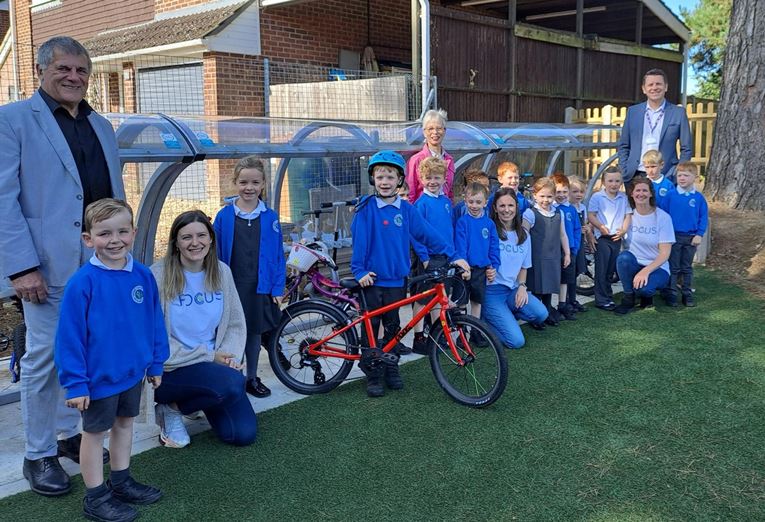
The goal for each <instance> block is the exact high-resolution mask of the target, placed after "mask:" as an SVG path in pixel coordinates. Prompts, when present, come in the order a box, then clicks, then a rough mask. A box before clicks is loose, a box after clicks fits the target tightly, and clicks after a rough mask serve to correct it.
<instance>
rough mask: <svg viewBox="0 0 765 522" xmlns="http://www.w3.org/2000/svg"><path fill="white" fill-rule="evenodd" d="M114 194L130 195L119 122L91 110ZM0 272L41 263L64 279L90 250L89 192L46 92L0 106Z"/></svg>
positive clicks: (50, 278) (51, 277) (51, 280)
mask: <svg viewBox="0 0 765 522" xmlns="http://www.w3.org/2000/svg"><path fill="white" fill-rule="evenodd" d="M88 121H89V122H90V124H91V126H92V127H93V131H95V133H96V136H97V137H98V140H99V142H100V143H101V148H102V149H103V151H104V157H105V158H106V164H107V166H108V168H109V178H110V180H111V184H112V192H113V194H114V197H118V198H123V199H124V197H125V189H124V188H123V184H122V168H121V166H120V158H119V150H118V148H117V140H116V138H115V136H114V129H113V128H112V125H111V123H109V121H108V120H106V119H105V118H104V117H102V116H100V115H98V114H96V112H95V111H93V112H92V113H90V115H89V116H88ZM0 144H1V145H0V215H1V216H2V219H0V275H3V276H9V275H13V274H17V273H19V272H23V271H24V270H27V269H29V268H34V267H40V270H41V272H42V275H43V277H44V278H45V281H46V282H47V284H48V285H49V286H54V287H56V286H64V285H66V282H67V280H68V279H69V277H70V276H71V275H72V274H73V273H74V272H75V271H76V270H77V269H78V268H79V267H80V264H81V263H82V262H84V261H85V260H86V259H87V258H88V257H89V256H90V251H89V249H87V248H85V246H84V245H83V243H82V240H81V238H80V235H81V233H82V224H81V221H82V214H83V210H84V209H83V208H82V204H83V192H82V184H81V183H80V174H79V172H78V171H77V165H76V164H75V162H74V157H73V156H72V151H71V150H70V149H69V144H68V143H67V142H66V139H65V138H64V134H63V133H62V132H61V129H60V128H59V126H58V123H56V119H55V117H54V116H53V113H52V112H51V111H50V108H49V107H48V106H47V105H46V103H45V100H43V98H42V96H40V93H38V92H35V94H34V95H33V96H32V97H31V98H29V99H28V100H24V101H21V102H17V103H11V104H8V105H4V106H3V107H0Z"/></svg>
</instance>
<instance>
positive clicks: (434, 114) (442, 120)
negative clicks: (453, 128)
mask: <svg viewBox="0 0 765 522" xmlns="http://www.w3.org/2000/svg"><path fill="white" fill-rule="evenodd" d="M422 134H423V136H425V146H424V147H423V148H422V150H421V151H420V152H418V153H417V154H415V155H414V156H412V157H411V158H409V162H408V163H407V164H406V182H407V184H408V185H409V201H410V202H411V203H414V202H415V201H417V198H419V197H420V194H422V183H420V178H419V176H418V175H417V166H418V165H419V164H420V162H421V161H422V160H423V159H425V158H427V157H429V156H434V157H436V158H441V159H442V160H444V161H445V162H446V183H444V188H443V190H444V194H446V195H447V196H448V197H449V198H450V199H451V197H452V182H453V181H454V158H452V157H451V155H450V154H449V153H448V152H446V151H445V150H444V148H443V147H442V146H441V142H442V141H444V135H445V134H446V111H444V110H443V109H438V110H429V111H428V112H426V113H425V116H424V117H423V118H422Z"/></svg>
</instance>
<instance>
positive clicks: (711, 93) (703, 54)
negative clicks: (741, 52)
mask: <svg viewBox="0 0 765 522" xmlns="http://www.w3.org/2000/svg"><path fill="white" fill-rule="evenodd" d="M732 3H733V0H701V1H700V2H699V4H698V5H696V7H695V8H693V9H692V10H690V11H688V10H687V9H684V8H681V9H680V13H681V14H682V17H683V19H684V20H685V23H686V24H687V25H688V27H690V28H691V31H693V34H692V36H691V49H690V53H689V58H690V62H691V65H692V66H693V70H694V71H696V74H697V75H698V77H699V89H698V92H696V95H697V96H700V97H702V98H714V99H718V98H719V97H720V86H721V85H722V65H723V59H724V57H725V43H726V40H727V38H728V27H729V25H730V11H731V4H732Z"/></svg>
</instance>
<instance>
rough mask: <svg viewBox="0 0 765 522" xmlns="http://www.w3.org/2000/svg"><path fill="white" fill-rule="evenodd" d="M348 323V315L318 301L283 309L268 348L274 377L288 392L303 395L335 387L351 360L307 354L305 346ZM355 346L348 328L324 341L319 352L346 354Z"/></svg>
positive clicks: (296, 304) (350, 352) (346, 371)
mask: <svg viewBox="0 0 765 522" xmlns="http://www.w3.org/2000/svg"><path fill="white" fill-rule="evenodd" d="M348 322H349V319H348V316H347V315H345V314H344V313H343V312H342V311H340V310H339V309H338V308H337V307H335V306H333V305H331V304H329V303H325V302H321V301H316V300H307V301H299V302H298V303H295V304H292V305H290V306H288V307H287V308H285V309H284V310H283V312H282V321H281V323H279V326H277V327H276V330H274V332H273V335H272V336H271V343H270V344H269V347H268V352H269V356H270V357H269V359H270V362H271V368H272V369H273V370H274V374H275V375H276V377H277V378H278V379H279V380H280V381H281V382H282V384H284V385H285V386H286V387H288V388H289V389H291V390H294V391H296V392H298V393H302V394H305V395H311V394H314V393H326V392H328V391H330V390H332V389H334V388H336V387H337V386H338V385H339V384H340V383H342V382H343V381H344V380H345V378H346V377H348V373H350V371H351V369H352V368H353V362H354V361H352V360H347V359H343V358H341V357H330V356H322V357H320V356H315V355H311V354H309V353H308V347H309V346H310V345H312V344H314V343H316V342H318V341H320V340H322V339H325V338H327V337H329V336H330V335H332V332H334V331H336V330H338V329H339V328H342V327H343V326H345V325H346V324H348ZM357 346H358V341H357V337H356V331H355V330H354V329H353V328H350V329H349V330H347V331H345V332H343V333H342V334H341V335H338V336H336V337H333V338H332V339H329V340H328V341H326V342H325V343H324V344H323V345H322V350H323V351H326V352H334V353H338V354H347V355H350V354H354V353H356V352H357V351H358V350H357Z"/></svg>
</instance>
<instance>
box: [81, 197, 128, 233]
mask: <svg viewBox="0 0 765 522" xmlns="http://www.w3.org/2000/svg"><path fill="white" fill-rule="evenodd" d="M122 211H127V213H128V214H130V226H131V227H132V226H133V209H132V208H130V205H128V203H127V201H124V200H122V199H115V198H103V199H99V200H98V201H94V202H93V203H91V204H90V205H88V208H86V209H85V219H84V221H85V232H90V231H91V230H92V229H93V225H95V224H96V223H101V222H102V221H106V220H107V219H110V218H113V217H114V216H116V215H117V214H119V213H120V212H122Z"/></svg>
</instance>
